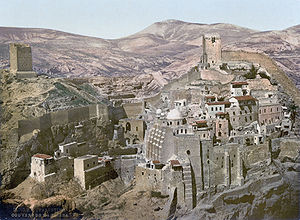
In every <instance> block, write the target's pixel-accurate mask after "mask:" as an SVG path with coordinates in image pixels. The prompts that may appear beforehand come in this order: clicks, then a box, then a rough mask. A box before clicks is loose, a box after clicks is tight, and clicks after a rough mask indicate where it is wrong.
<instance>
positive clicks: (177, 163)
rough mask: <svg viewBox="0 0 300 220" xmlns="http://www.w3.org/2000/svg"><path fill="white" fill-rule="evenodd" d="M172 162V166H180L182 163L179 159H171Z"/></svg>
mask: <svg viewBox="0 0 300 220" xmlns="http://www.w3.org/2000/svg"><path fill="white" fill-rule="evenodd" d="M170 163H171V165H172V166H180V163H179V161H178V160H170Z"/></svg>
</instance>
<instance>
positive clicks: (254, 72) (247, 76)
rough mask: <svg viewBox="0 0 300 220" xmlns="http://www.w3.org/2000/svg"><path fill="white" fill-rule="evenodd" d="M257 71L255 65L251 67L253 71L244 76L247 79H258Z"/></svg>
mask: <svg viewBox="0 0 300 220" xmlns="http://www.w3.org/2000/svg"><path fill="white" fill-rule="evenodd" d="M257 71H258V70H257V69H256V68H255V67H254V65H253V64H252V66H251V69H250V71H249V72H248V73H246V74H245V75H244V76H245V77H246V78H247V79H255V78H256V75H257Z"/></svg>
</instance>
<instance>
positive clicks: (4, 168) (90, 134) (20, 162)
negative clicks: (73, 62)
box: [0, 71, 113, 188]
mask: <svg viewBox="0 0 300 220" xmlns="http://www.w3.org/2000/svg"><path fill="white" fill-rule="evenodd" d="M0 94H1V96H0V97H1V102H2V103H1V154H0V157H1V159H0V173H1V187H2V188H3V187H6V188H12V187H15V186H16V185H18V184H19V183H20V182H22V181H23V180H24V179H25V178H26V177H27V176H28V175H29V173H30V161H31V156H32V155H34V154H35V153H39V152H40V153H41V152H42V153H46V154H50V155H53V153H54V151H55V150H57V149H58V144H59V143H62V142H65V141H72V140H74V138H75V139H78V140H80V141H81V142H82V141H85V142H86V144H87V146H89V147H90V148H89V149H88V152H89V153H93V152H94V153H97V154H99V153H100V152H102V151H105V150H107V149H106V147H107V145H108V139H110V138H111V136H110V135H111V134H112V133H113V131H112V124H111V123H110V122H109V121H107V120H105V119H103V121H101V120H100V121H98V122H97V121H95V120H86V121H84V122H82V123H83V125H85V127H84V129H85V132H83V136H82V137H76V134H75V125H76V123H75V122H73V123H69V124H65V125H55V126H52V127H48V128H47V129H44V130H42V129H36V130H33V131H32V132H30V133H29V134H25V135H23V136H21V137H18V121H19V120H23V119H32V118H36V117H40V116H42V115H43V114H45V113H49V112H52V111H57V110H62V109H69V108H74V107H79V106H86V105H88V104H92V103H96V102H101V101H103V100H102V99H101V98H99V97H97V95H95V94H97V91H96V90H94V89H93V87H90V86H89V85H87V84H84V83H83V84H74V83H71V82H70V81H65V80H62V79H49V78H47V77H43V76H41V77H38V78H32V79H21V80H19V79H16V78H15V77H14V76H12V75H11V74H10V73H9V72H7V71H2V72H1V89H0ZM99 125H101V126H99ZM72 135H73V137H72Z"/></svg>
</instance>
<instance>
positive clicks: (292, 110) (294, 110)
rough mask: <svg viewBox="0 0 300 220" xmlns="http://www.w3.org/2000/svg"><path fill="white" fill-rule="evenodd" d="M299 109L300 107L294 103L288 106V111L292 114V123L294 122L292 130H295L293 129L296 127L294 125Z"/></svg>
mask: <svg viewBox="0 0 300 220" xmlns="http://www.w3.org/2000/svg"><path fill="white" fill-rule="evenodd" d="M298 109H299V106H297V105H295V103H292V104H290V105H289V106H288V110H289V112H290V113H291V121H292V127H291V129H292V130H293V127H294V124H295V120H296V116H297V113H298V112H297V111H298Z"/></svg>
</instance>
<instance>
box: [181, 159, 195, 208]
mask: <svg viewBox="0 0 300 220" xmlns="http://www.w3.org/2000/svg"><path fill="white" fill-rule="evenodd" d="M183 183H184V186H185V192H184V194H185V203H186V206H187V208H188V209H192V208H193V187H192V172H191V167H190V164H183Z"/></svg>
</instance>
